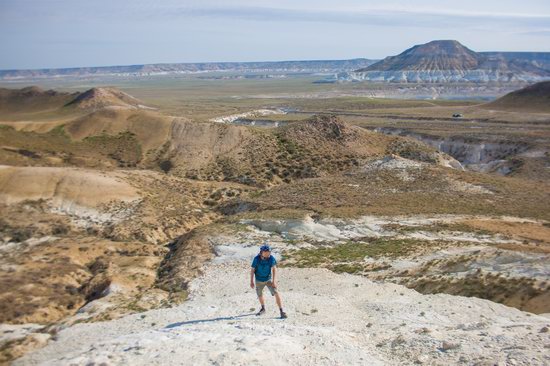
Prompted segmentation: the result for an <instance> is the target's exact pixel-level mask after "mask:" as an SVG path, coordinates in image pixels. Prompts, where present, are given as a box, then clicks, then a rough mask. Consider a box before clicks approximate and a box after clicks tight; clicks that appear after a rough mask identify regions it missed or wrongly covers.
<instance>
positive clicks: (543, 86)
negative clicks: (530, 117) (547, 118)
mask: <svg viewBox="0 0 550 366" xmlns="http://www.w3.org/2000/svg"><path fill="white" fill-rule="evenodd" d="M483 108H488V109H502V110H512V111H529V112H543V113H550V81H544V82H540V83H536V84H533V85H529V86H528V87H525V88H523V89H519V90H516V91H513V92H511V93H508V94H506V95H505V96H503V97H501V98H499V99H497V100H495V101H493V102H490V103H487V104H485V105H483Z"/></svg>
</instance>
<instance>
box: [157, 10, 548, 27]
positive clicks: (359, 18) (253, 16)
mask: <svg viewBox="0 0 550 366" xmlns="http://www.w3.org/2000/svg"><path fill="white" fill-rule="evenodd" d="M164 14H165V15H168V16H174V17H177V16H188V17H219V18H228V19H243V20H250V21H270V22H281V21H286V22H321V23H344V24H350V23H354V24H368V25H377V26H391V27H394V26H412V27H439V26H450V25H454V26H474V25H478V24H480V22H484V23H486V24H490V25H493V26H518V27H541V26H545V25H548V24H550V15H546V14H542V15H540V14H509V13H485V12H479V13H474V12H459V11H447V12H434V11H422V10H419V11H415V10H404V9H397V10H396V9H370V10H361V11H352V10H349V11H341V10H340V11H333V10H331V11H328V10H310V9H285V8H275V7H252V6H246V7H203V8H200V7H192V8H191V7H190V8H180V9H179V10H177V11H173V12H170V13H164Z"/></svg>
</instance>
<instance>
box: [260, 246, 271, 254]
mask: <svg viewBox="0 0 550 366" xmlns="http://www.w3.org/2000/svg"><path fill="white" fill-rule="evenodd" d="M260 252H271V247H270V246H269V245H267V244H264V245H262V246H261V247H260Z"/></svg>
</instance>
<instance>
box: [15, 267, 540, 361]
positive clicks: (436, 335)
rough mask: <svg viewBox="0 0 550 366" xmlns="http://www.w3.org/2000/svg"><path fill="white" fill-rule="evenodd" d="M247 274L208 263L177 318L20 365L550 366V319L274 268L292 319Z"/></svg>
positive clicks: (54, 347)
mask: <svg viewBox="0 0 550 366" xmlns="http://www.w3.org/2000/svg"><path fill="white" fill-rule="evenodd" d="M247 272H248V264H247V263H246V262H243V261H238V260H237V261H233V262H228V263H224V264H210V265H209V266H208V268H207V270H206V272H205V274H204V275H203V276H202V277H199V278H197V279H196V280H194V282H193V283H192V285H191V296H190V300H189V301H187V302H186V303H184V304H183V305H180V306H178V307H176V308H171V309H160V310H152V311H148V312H144V313H141V314H135V315H130V316H126V317H124V318H120V319H117V320H114V321H108V322H101V323H93V324H77V325H74V326H72V327H70V328H67V329H65V330H63V331H61V332H60V333H59V334H58V335H57V340H55V341H52V342H50V344H49V345H48V346H46V347H45V348H43V349H41V350H38V351H36V352H34V353H31V354H28V355H26V356H25V357H23V358H21V359H19V360H17V361H16V362H15V365H34V364H43V365H87V364H103V365H115V364H118V365H123V364H126V365H165V364H186V365H190V364H193V365H203V364H213V365H250V364H260V363H261V364H263V365H281V364H293V365H296V364H299V365H335V364H345V365H364V364H369V365H407V364H415V363H416V364H434V365H449V364H480V365H495V364H499V365H513V364H518V365H544V364H549V363H550V356H549V354H548V348H550V333H549V332H548V326H549V325H550V319H549V317H546V316H537V315H532V314H529V313H525V312H521V311H519V310H517V309H514V308H509V307H506V306H503V305H500V304H496V303H493V302H490V301H486V300H480V299H476V298H465V297H457V296H450V295H421V294H419V293H417V292H416V291H413V290H409V289H406V288H405V287H403V286H399V285H394V284H378V283H374V282H371V281H370V280H368V279H366V278H364V277H359V276H353V275H347V274H340V275H338V274H334V273H332V272H329V271H328V270H323V269H294V268H283V269H281V270H280V280H279V282H280V289H281V293H282V295H283V300H284V301H285V310H286V311H287V312H288V314H289V318H288V319H286V320H281V319H278V318H277V315H278V312H277V309H276V306H275V304H274V302H273V300H272V299H271V298H269V299H268V303H267V310H268V311H267V314H266V315H265V316H262V317H256V316H254V315H253V312H254V310H255V308H256V307H257V303H256V298H255V295H254V292H253V290H252V289H250V288H249V287H248V279H247Z"/></svg>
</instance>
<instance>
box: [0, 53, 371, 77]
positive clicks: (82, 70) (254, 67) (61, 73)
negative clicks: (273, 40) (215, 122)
mask: <svg viewBox="0 0 550 366" xmlns="http://www.w3.org/2000/svg"><path fill="white" fill-rule="evenodd" d="M374 62H376V60H369V59H365V58H358V59H351V60H311V61H272V62H202V63H171V64H146V65H129V66H104V67H75V68H60V69H38V70H0V80H32V79H45V78H51V77H56V78H58V77H66V78H71V77H72V78H75V77H76V78H78V77H90V76H98V77H101V76H151V75H177V74H193V73H204V72H215V71H225V72H228V71H234V72H265V73H271V72H277V73H287V72H288V73H302V72H305V73H316V72H340V71H352V70H356V69H358V68H363V67H366V66H368V65H370V64H372V63H374Z"/></svg>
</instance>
